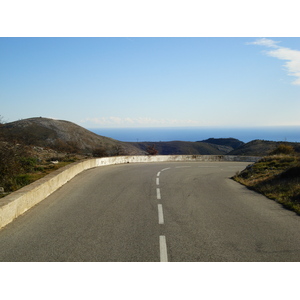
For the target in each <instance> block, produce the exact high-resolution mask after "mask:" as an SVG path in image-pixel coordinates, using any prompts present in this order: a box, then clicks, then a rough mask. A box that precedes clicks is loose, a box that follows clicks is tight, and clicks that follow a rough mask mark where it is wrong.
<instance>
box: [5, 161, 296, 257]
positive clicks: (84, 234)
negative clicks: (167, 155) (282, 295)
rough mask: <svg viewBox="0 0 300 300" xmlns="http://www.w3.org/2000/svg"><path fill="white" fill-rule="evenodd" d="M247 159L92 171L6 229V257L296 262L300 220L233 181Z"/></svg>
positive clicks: (244, 165)
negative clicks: (243, 161)
mask: <svg viewBox="0 0 300 300" xmlns="http://www.w3.org/2000/svg"><path fill="white" fill-rule="evenodd" d="M247 164H248V163H238V162H207V163H204V162H187V163H184V162H181V163H170V162H168V163H151V164H126V165H113V166H106V167H99V168H94V169H90V170H88V171H85V172H83V173H81V174H79V175H77V176H76V177H75V178H74V179H73V180H71V181H70V182H69V183H67V184H66V185H64V186H63V187H62V188H60V189H59V190H57V191H56V192H55V193H53V194H52V195H51V196H49V197H48V198H47V199H45V200H44V201H42V202H41V203H40V204H38V205H36V206H35V207H33V208H32V209H30V210H29V211H28V212H26V213H25V214H24V215H22V216H20V217H19V218H18V219H16V220H15V221H14V222H12V223H11V224H9V225H7V226H6V227H5V228H3V229H2V230H0V261H98V262H101V261H134V262H139V261H151V262H156V261H157V262H158V261H171V262H179V261H188V262H192V261H299V260H300V217H298V216H297V215H296V214H294V213H292V212H290V211H287V210H285V209H283V208H282V207H281V206H280V205H279V204H277V203H275V202H274V201H271V200H268V199H266V198H265V197H263V196H261V195H259V194H257V193H255V192H252V191H250V190H248V189H247V188H245V187H243V186H242V185H240V184H238V183H236V182H234V181H233V180H231V179H230V177H231V176H232V175H234V174H235V173H236V171H239V170H242V169H244V168H245V167H246V165H247Z"/></svg>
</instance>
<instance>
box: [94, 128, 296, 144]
mask: <svg viewBox="0 0 300 300" xmlns="http://www.w3.org/2000/svg"><path fill="white" fill-rule="evenodd" d="M89 130H90V131H92V132H94V133H96V134H99V135H102V136H106V137H110V138H113V139H116V140H119V141H122V142H167V141H189V142H196V141H202V140H206V139H209V138H235V139H238V140H240V141H242V142H244V143H248V142H250V141H252V140H267V141H276V142H280V141H282V142H298V143H299V142H300V126H282V127H253V128H212V127H169V128H166V127H163V128H157V127H155V128H89Z"/></svg>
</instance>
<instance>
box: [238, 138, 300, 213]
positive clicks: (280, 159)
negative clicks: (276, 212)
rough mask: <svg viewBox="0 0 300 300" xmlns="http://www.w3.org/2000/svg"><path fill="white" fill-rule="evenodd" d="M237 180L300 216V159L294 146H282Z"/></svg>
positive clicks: (247, 169) (250, 167)
mask: <svg viewBox="0 0 300 300" xmlns="http://www.w3.org/2000/svg"><path fill="white" fill-rule="evenodd" d="M233 179H234V180H236V181H237V182H239V183H241V184H244V185H245V186H247V187H248V188H250V189H253V190H255V191H257V192H259V193H261V194H263V195H265V196H266V197H268V198H270V199H273V200H276V201H277V202H279V203H281V204H282V205H283V206H284V207H286V208H288V209H291V210H293V211H295V212H296V213H297V214H299V215H300V155H299V153H296V152H295V151H294V149H293V147H291V146H290V145H285V144H280V145H279V146H278V147H277V148H276V149H275V150H273V151H272V152H271V153H270V155H268V156H266V157H264V158H262V159H261V160H260V161H258V162H257V163H255V164H253V165H251V166H248V167H247V168H246V169H245V170H243V171H242V172H241V173H239V174H236V176H234V177H233Z"/></svg>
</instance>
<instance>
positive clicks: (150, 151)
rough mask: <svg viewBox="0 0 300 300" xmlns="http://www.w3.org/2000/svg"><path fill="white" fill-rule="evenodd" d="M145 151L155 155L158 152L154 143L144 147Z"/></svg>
mask: <svg viewBox="0 0 300 300" xmlns="http://www.w3.org/2000/svg"><path fill="white" fill-rule="evenodd" d="M146 152H147V154H148V155H157V154H158V150H157V149H156V148H155V145H154V144H153V145H152V146H148V147H147V149H146Z"/></svg>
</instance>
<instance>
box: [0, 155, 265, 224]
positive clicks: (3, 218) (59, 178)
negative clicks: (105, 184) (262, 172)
mask: <svg viewBox="0 0 300 300" xmlns="http://www.w3.org/2000/svg"><path fill="white" fill-rule="evenodd" d="M259 159H260V157H255V156H230V155H228V156H227V155H155V156H142V155H141V156H114V157H103V158H94V159H88V160H84V161H81V162H76V163H73V164H70V165H67V166H65V167H63V168H60V169H58V170H56V171H54V172H52V173H51V174H48V175H46V176H45V177H43V178H41V179H39V180H37V181H35V182H33V183H31V184H29V185H27V186H25V187H23V188H21V189H19V190H18V191H16V192H13V193H11V194H9V195H8V196H6V197H3V198H1V199H0V228H2V227H4V226H5V225H7V224H8V223H10V222H12V221H13V220H14V219H15V218H17V217H18V216H20V215H21V214H23V213H24V212H25V211H27V210H28V209H30V208H31V207H33V206H34V205H36V204H37V203H39V202H40V201H42V200H44V199H45V198H47V197H48V196H49V195H50V194H52V193H53V192H54V191H56V190H57V189H58V188H60V187H61V186H63V185H64V184H65V183H67V182H68V181H70V180H71V179H72V178H73V177H74V176H76V175H77V174H79V173H81V172H82V171H84V170H87V169H90V168H94V167H101V166H107V165H114V164H125V163H150V162H180V161H196V162H197V161H199V162H209V161H240V162H256V161H258V160H259Z"/></svg>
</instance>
